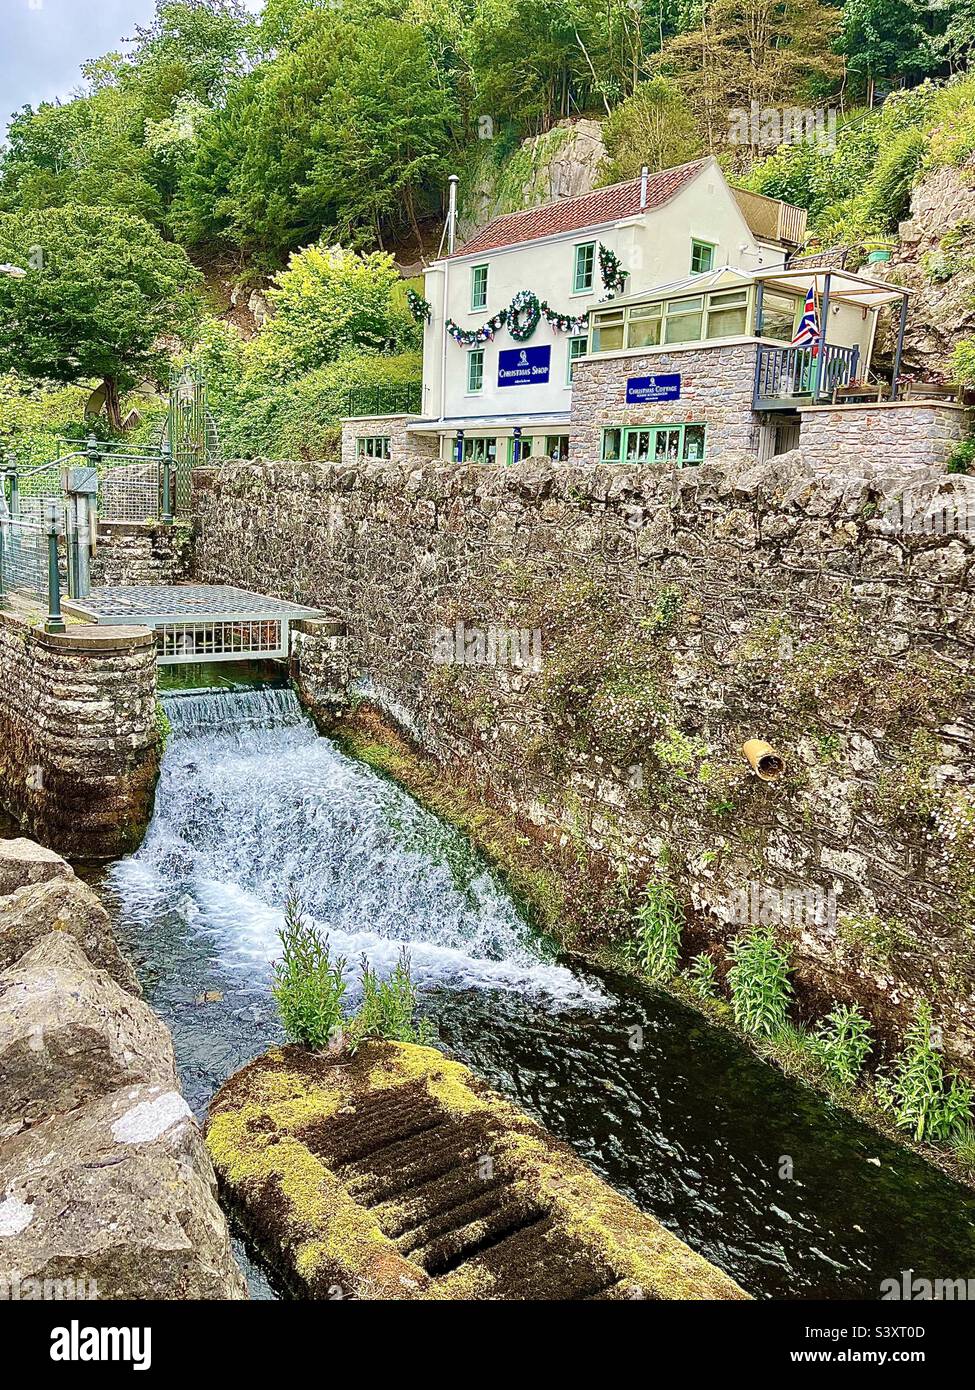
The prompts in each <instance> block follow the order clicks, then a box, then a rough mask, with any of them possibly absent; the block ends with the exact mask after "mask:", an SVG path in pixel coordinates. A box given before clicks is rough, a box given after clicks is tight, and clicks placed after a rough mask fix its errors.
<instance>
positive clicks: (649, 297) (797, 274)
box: [592, 265, 910, 313]
mask: <svg viewBox="0 0 975 1390" xmlns="http://www.w3.org/2000/svg"><path fill="white" fill-rule="evenodd" d="M827 280H829V297H830V299H831V300H838V301H839V300H842V301H843V302H845V303H848V304H856V305H857V306H858V307H860V308H864V309H879V308H882V307H883V305H885V304H894V303H896V302H897V301H898V300H901V299H905V298H907V297H908V295H909V294H910V291H909V290H906V289H904V288H903V287H902V286H901V285H889V284H887V283H886V282H885V281H883V280H874V279H872V278H871V277H870V276H868V275H856V274H854V273H853V272H852V271H849V270H830V269H828V268H823V267H818V266H810V267H808V268H806V269H799V270H782V269H779V270H755V271H752V270H736V269H735V268H734V267H733V266H729V265H726V266H721V267H720V269H718V270H712V271H709V273H708V274H707V275H691V276H687V277H685V278H684V279H682V280H673V281H671V282H670V284H666V285H657V286H655V287H654V288H653V289H649V290H640V291H639V293H636V294H626V295H619V296H618V297H617V298H615V299H609V300H605V301H604V302H603V303H602V304H594V305H593V306H592V312H593V313H599V312H600V311H601V310H604V309H615V308H617V307H618V308H626V307H627V306H628V305H630V304H646V303H648V302H651V301H653V300H656V299H669V298H671V297H672V296H676V295H681V294H705V293H707V291H709V290H731V289H735V288H736V287H737V286H740V285H741V286H743V285H753V284H757V283H758V282H759V281H761V282H762V284H764V285H765V287H766V288H767V289H773V290H781V291H783V292H785V293H787V294H796V295H800V296H804V295H805V294H806V293H807V292H808V291H809V289H810V287H811V288H812V289H813V290H815V292H816V296H817V298H819V297H821V296H822V295H823V294H824V293H825V290H826V281H827Z"/></svg>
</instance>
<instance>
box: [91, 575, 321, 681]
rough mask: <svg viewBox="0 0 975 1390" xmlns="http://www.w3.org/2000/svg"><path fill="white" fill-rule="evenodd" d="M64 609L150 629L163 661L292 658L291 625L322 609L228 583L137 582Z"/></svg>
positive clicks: (102, 621)
mask: <svg viewBox="0 0 975 1390" xmlns="http://www.w3.org/2000/svg"><path fill="white" fill-rule="evenodd" d="M65 612H66V613H69V614H71V615H72V616H76V617H79V618H82V619H84V620H85V621H86V622H90V623H97V624H99V625H100V626H119V625H124V626H128V627H132V626H135V627H149V628H152V629H153V631H154V632H155V634H156V645H157V647H158V651H159V662H160V664H161V665H166V666H171V665H177V664H179V663H189V662H195V661H248V660H251V659H253V658H256V657H264V658H274V657H287V655H288V636H289V629H290V626H291V623H292V622H294V621H295V620H296V619H299V618H321V617H324V616H325V614H324V613H322V612H321V610H320V609H317V608H306V607H305V606H304V605H303V604H300V603H288V602H287V601H285V600H284V599H278V598H269V597H268V596H267V595H266V594H255V593H251V592H250V591H249V590H247V589H235V588H231V587H230V586H229V585H226V584H135V585H109V586H105V587H104V588H96V589H93V590H92V591H91V594H90V595H89V596H88V597H87V598H84V599H72V600H70V601H69V602H66V603H65Z"/></svg>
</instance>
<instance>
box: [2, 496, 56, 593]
mask: <svg viewBox="0 0 975 1390" xmlns="http://www.w3.org/2000/svg"><path fill="white" fill-rule="evenodd" d="M6 590H14V591H17V592H19V593H23V594H32V595H33V596H34V597H35V598H40V599H43V600H44V602H45V603H46V602H47V601H48V538H47V528H46V527H45V526H39V525H36V524H35V523H34V522H32V521H23V520H21V521H12V520H10V519H9V518H6V517H3V516H0V595H2V594H3V593H4V592H5V591H6Z"/></svg>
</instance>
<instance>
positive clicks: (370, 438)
mask: <svg viewBox="0 0 975 1390" xmlns="http://www.w3.org/2000/svg"><path fill="white" fill-rule="evenodd" d="M390 443H391V437H390V436H389V435H388V434H361V435H360V436H359V438H358V439H357V440H356V442H355V452H356V457H357V458H361V459H388V458H389V456H390Z"/></svg>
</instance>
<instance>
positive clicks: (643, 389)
mask: <svg viewBox="0 0 975 1390" xmlns="http://www.w3.org/2000/svg"><path fill="white" fill-rule="evenodd" d="M679 400H680V375H679V373H677V372H665V373H658V374H657V375H656V376H631V377H627V379H626V404H627V405H648V404H651V403H652V402H654V401H679Z"/></svg>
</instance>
